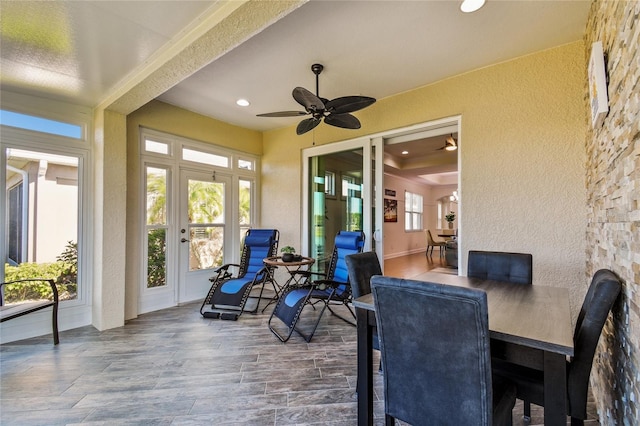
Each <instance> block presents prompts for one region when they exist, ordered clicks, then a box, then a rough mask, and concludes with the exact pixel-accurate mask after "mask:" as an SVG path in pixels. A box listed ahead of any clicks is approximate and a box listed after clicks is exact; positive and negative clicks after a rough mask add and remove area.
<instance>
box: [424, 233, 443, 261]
mask: <svg viewBox="0 0 640 426" xmlns="http://www.w3.org/2000/svg"><path fill="white" fill-rule="evenodd" d="M425 231H426V234H427V252H426V253H425V256H433V249H434V248H435V247H439V248H440V250H439V251H440V257H443V256H444V248H445V246H446V244H447V242H446V241H436V240H434V239H433V235H432V234H431V230H430V229H425ZM429 248H431V254H429Z"/></svg>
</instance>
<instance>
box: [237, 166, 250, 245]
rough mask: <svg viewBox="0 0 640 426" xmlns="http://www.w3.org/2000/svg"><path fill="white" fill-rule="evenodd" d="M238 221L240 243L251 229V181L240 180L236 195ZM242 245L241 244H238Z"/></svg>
mask: <svg viewBox="0 0 640 426" xmlns="http://www.w3.org/2000/svg"><path fill="white" fill-rule="evenodd" d="M238 200H239V201H238V203H239V206H238V220H239V222H240V227H239V229H240V243H242V242H243V241H242V239H243V238H244V236H245V235H246V233H247V230H248V229H249V228H250V227H251V181H250V180H243V179H240V186H239V194H238ZM240 245H242V244H240Z"/></svg>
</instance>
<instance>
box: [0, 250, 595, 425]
mask: <svg viewBox="0 0 640 426" xmlns="http://www.w3.org/2000/svg"><path fill="white" fill-rule="evenodd" d="M424 257H425V256H424V254H422V255H421V259H419V258H416V263H417V262H419V261H424V265H425V266H423V267H424V268H427V267H428V268H430V264H429V261H426V260H424ZM435 257H437V256H434V258H435ZM400 262H401V261H400V260H398V261H397V263H400ZM410 263H411V262H410ZM432 263H433V262H432ZM436 266H440V265H439V264H438V265H436ZM392 268H393V266H392V267H389V269H388V271H387V273H388V274H389V275H398V273H397V272H393V273H392V271H393V269H392ZM406 268H407V269H406V271H408V270H409V269H408V268H409V266H407V267H406ZM411 268H413V266H411ZM396 271H397V270H396ZM413 272H414V270H413V269H411V271H410V272H407V273H406V275H408V277H410V276H413V275H411V274H413ZM417 273H420V272H417ZM414 275H417V274H414ZM198 309H199V304H198V303H194V304H187V305H184V306H180V307H175V308H170V309H165V310H162V311H158V312H153V313H149V314H144V315H141V316H140V317H139V318H137V319H135V320H132V321H128V322H127V323H126V325H125V326H124V327H120V328H116V329H112V330H107V331H104V332H99V331H97V330H95V329H94V328H93V327H83V328H79V329H75V330H69V331H64V332H61V334H60V342H61V343H60V345H58V346H53V344H52V341H51V340H52V339H51V336H49V335H47V336H42V337H38V338H33V339H27V340H23V341H19V342H13V343H7V344H4V345H1V346H0V424H2V425H3V426H9V425H20V426H24V425H47V426H48V425H294V424H295V425H307V424H322V425H332V426H340V425H345V426H346V425H355V424H356V419H357V416H356V394H355V385H356V330H355V327H353V326H350V325H348V324H346V323H345V322H343V321H342V320H340V319H338V318H337V317H336V316H334V315H331V314H330V313H328V312H326V313H325V315H324V316H323V319H322V321H321V323H320V326H319V328H318V330H317V331H316V334H315V335H314V337H313V339H312V340H311V342H310V343H306V342H305V341H304V340H303V339H302V338H301V337H300V336H298V335H297V334H295V333H294V335H293V336H292V337H291V340H289V342H287V343H280V342H279V341H278V340H277V339H276V338H275V337H274V336H273V335H272V334H271V333H270V332H269V329H268V327H267V321H268V319H269V316H268V314H269V312H270V310H269V309H267V312H266V313H265V314H257V315H252V314H243V315H242V316H241V317H240V318H239V319H238V321H222V320H211V319H204V318H202V317H201V316H200V313H199V312H198ZM337 311H338V312H339V313H341V314H346V315H349V314H348V312H347V310H346V308H345V307H338V308H337ZM312 313H313V311H309V312H307V314H310V315H311V314H312ZM302 327H304V325H302ZM377 356H378V355H377V354H376V358H375V359H374V365H377V363H378V358H377ZM374 380H375V398H376V401H375V404H374V413H375V419H376V420H375V423H376V424H377V425H382V424H384V415H383V410H384V406H383V404H384V402H383V401H382V381H381V376H380V375H379V374H378V373H377V372H375V373H374ZM521 407H522V405H521V403H519V404H517V405H516V409H515V410H514V424H515V425H520V424H523V421H522V408H521ZM542 415H543V411H542V409H541V408H538V407H536V406H533V419H532V422H531V424H542ZM593 417H595V414H594V415H593ZM592 424H597V422H596V423H592Z"/></svg>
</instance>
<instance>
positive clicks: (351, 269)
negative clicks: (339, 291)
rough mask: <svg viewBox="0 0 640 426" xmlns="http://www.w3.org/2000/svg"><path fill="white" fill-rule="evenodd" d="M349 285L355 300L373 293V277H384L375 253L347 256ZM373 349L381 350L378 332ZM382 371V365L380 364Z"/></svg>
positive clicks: (374, 338)
mask: <svg viewBox="0 0 640 426" xmlns="http://www.w3.org/2000/svg"><path fill="white" fill-rule="evenodd" d="M344 261H345V263H346V265H347V273H348V274H349V283H350V284H351V294H352V295H353V298H354V299H357V298H358V297H360V296H364V295H366V294H369V293H371V277H373V276H374V275H382V267H381V266H380V261H379V260H378V255H376V254H375V252H372V251H368V252H364V253H358V254H350V255H348V256H345V258H344ZM372 339H373V343H372V344H373V349H377V350H380V342H379V339H378V331H377V330H373V336H372ZM380 369H382V364H380Z"/></svg>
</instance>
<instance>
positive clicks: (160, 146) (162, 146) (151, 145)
mask: <svg viewBox="0 0 640 426" xmlns="http://www.w3.org/2000/svg"><path fill="white" fill-rule="evenodd" d="M144 150H145V151H147V152H153V153H156V154H164V155H169V144H168V143H164V142H158V141H152V140H151V139H145V141H144Z"/></svg>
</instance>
